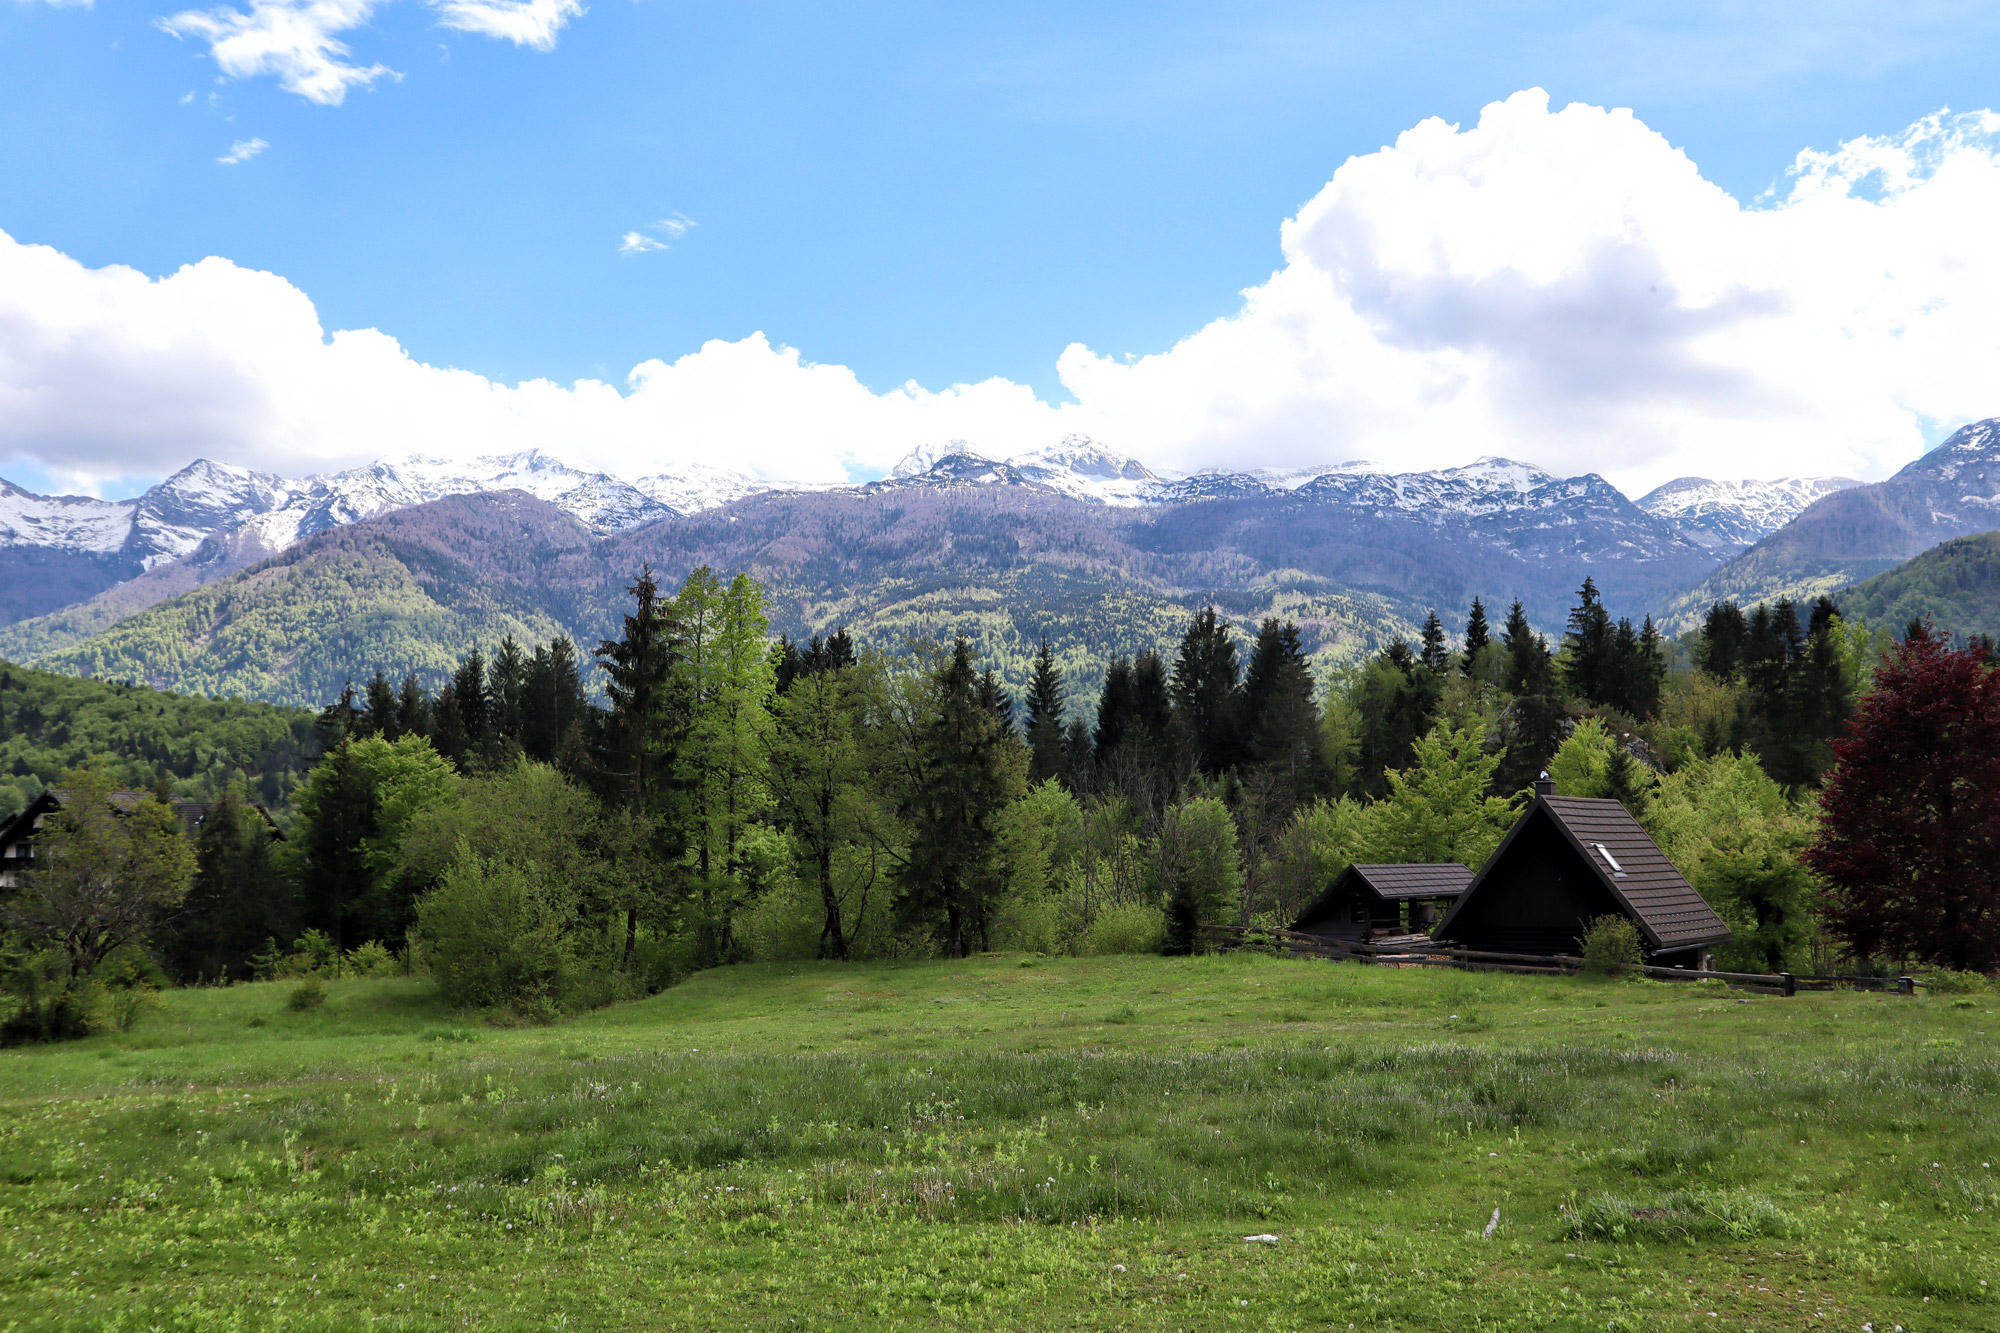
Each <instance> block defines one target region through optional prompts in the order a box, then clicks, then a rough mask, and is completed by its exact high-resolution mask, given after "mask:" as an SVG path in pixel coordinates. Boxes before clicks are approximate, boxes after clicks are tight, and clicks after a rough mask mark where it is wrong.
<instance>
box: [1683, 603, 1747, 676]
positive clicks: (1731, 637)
mask: <svg viewBox="0 0 2000 1333" xmlns="http://www.w3.org/2000/svg"><path fill="white" fill-rule="evenodd" d="M1746 628H1747V627H1746V626H1745V624H1744V620H1743V608H1742V607H1740V606H1738V605H1736V603H1734V602H1716V603H1713V604H1712V605H1711V606H1710V607H1709V608H1708V617H1707V619H1706V620H1704V621H1703V622H1702V634H1701V644H1700V646H1699V648H1697V649H1696V658H1697V661H1698V662H1699V664H1700V666H1701V669H1702V670H1703V671H1706V672H1707V673H1708V674H1709V675H1711V676H1714V677H1715V678H1716V679H1717V680H1728V679H1729V678H1730V677H1731V676H1733V675H1735V674H1736V668H1737V667H1738V666H1739V665H1741V664H1742V661H1743V639H1744V634H1745V632H1746Z"/></svg>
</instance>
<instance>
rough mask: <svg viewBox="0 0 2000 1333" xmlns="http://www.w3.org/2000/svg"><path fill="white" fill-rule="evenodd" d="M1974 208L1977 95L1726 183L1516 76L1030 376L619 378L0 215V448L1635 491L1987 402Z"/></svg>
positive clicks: (1854, 452)
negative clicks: (429, 356)
mask: <svg viewBox="0 0 2000 1333" xmlns="http://www.w3.org/2000/svg"><path fill="white" fill-rule="evenodd" d="M1996 214H2000V117H1996V116H1994V115H1992V114H1990V113H1984V112H1981V113H1976V114H1973V115H1968V116H1949V115H1939V116H1935V117H1932V118H1930V119H1927V120H1925V121H1923V122H1921V123H1919V124H1917V125H1915V126H1912V127H1911V128H1910V129H1908V130H1907V131H1904V132H1902V133H1899V134H1896V135H1892V136H1884V137H1881V138H1866V139H1860V140H1856V141H1854V142H1851V143H1847V144H1843V145H1840V146H1838V147H1837V148H1833V149H1829V150H1825V151H1811V152H1806V153H1802V154H1801V155H1800V156H1799V158H1798V159H1797V161H1796V163H1795V164H1794V165H1793V167H1792V169H1791V171H1790V172H1789V173H1788V174H1787V176H1786V178H1785V180H1784V182H1783V184H1782V187H1781V188H1780V189H1779V190H1777V191H1775V192H1774V193H1773V194H1772V195H1771V196H1770V197H1769V198H1767V199H1764V200H1761V201H1753V202H1752V203H1749V204H1746V203H1745V202H1743V201H1739V200H1736V199H1733V198H1731V197H1730V196H1729V195H1728V194H1727V193H1726V192H1724V191H1723V190H1721V189H1720V188H1718V187H1717V186H1715V185H1714V184H1713V183H1711V182H1709V181H1706V180H1704V179H1703V178H1702V176H1701V174H1700V171H1699V170H1698V169H1697V167H1696V165H1695V164H1694V163H1693V162H1691V161H1689V160H1688V158H1687V157H1686V156H1685V155H1684V154H1682V153H1681V152H1679V151H1678V150H1676V149H1674V148H1673V147H1672V146H1671V145H1670V144H1668V143H1667V142H1666V141H1665V140H1664V139H1663V138H1661V137H1660V136H1659V135H1658V134H1656V133H1654V132H1653V131H1652V130H1650V129H1648V128H1647V127H1646V126H1645V125H1643V124H1642V123H1640V122H1639V121H1638V120H1637V119H1635V118H1634V117H1633V116H1632V115H1631V114H1630V113H1628V112H1622V111H1605V110H1601V109H1597V108H1593V107H1586V106H1570V107H1567V108H1564V109H1562V110H1560V111H1557V110H1552V109H1551V108H1550V107H1549V105H1548V100H1547V98H1546V97H1545V96H1544V95H1543V94H1541V93H1539V92H1527V93H1521V94H1517V95H1516V96H1514V97H1512V98H1509V99H1508V100H1507V101H1505V102H1501V103H1496V104H1494V105H1492V106H1490V107H1488V108H1486V110H1485V112H1484V113H1483V114H1482V115H1481V117H1480V120H1479V122H1478V124H1476V125H1474V126H1472V127H1469V128H1462V127H1458V126H1453V125H1448V124H1445V123H1443V122H1440V121H1426V122H1425V123H1423V124H1421V125H1418V126H1416V127H1415V128H1413V129H1411V130H1410V131H1408V132H1407V133H1405V134H1403V135H1402V136H1401V137H1400V138H1398V140H1397V141H1396V143H1395V144H1393V145H1391V146H1389V147H1386V148H1384V149H1382V150H1380V151H1378V152H1375V153H1371V154H1367V155H1365V156H1360V157H1355V158H1353V159H1350V160H1349V161H1348V162H1347V163H1346V164H1344V165H1343V166H1341V167H1340V169H1339V170H1338V171H1336V172H1335V173H1334V175H1333V178H1332V180H1331V181H1329V183H1328V184H1327V185H1326V187H1325V188H1324V189H1322V190H1321V191H1320V192H1319V194H1318V195H1316V196H1315V197H1314V198H1313V199H1312V200H1311V201H1310V202H1308V203H1307V204H1306V205H1305V207H1303V208H1302V209H1300V210H1299V213H1298V215H1297V216H1296V217H1294V218H1292V219H1290V220H1288V221H1286V222H1285V223H1284V226H1283V229H1282V240H1283V247H1284V249H1283V253H1284V265H1283V267H1282V268H1280V269H1279V270H1278V271H1277V272H1276V273H1274V274H1272V276H1271V278H1270V279H1269V280H1268V281H1266V282H1264V283H1262V284H1260V285H1258V286H1256V287H1254V288H1251V289H1250V290H1249V291H1247V292H1245V293H1244V300H1243V305H1242V307H1241V309H1240V310H1239V311H1238V312H1237V313H1236V314H1234V315H1232V316H1229V317H1227V318H1224V319H1219V320H1217V321H1215V322H1214V323H1212V324H1210V325H1208V326H1207V327H1205V328H1203V329H1200V330H1198V331H1196V332H1194V333H1193V334H1191V335H1190V336H1189V337H1188V338H1186V339H1185V340H1184V341H1182V342H1181V343H1179V344H1178V345H1176V346H1174V347H1172V348H1169V349H1167V350H1165V351H1161V352H1159V353H1156V354H1154V355H1150V356H1144V357H1140V358H1137V359H1133V360H1129V361H1128V360H1124V359H1113V358H1112V357H1109V356H1105V355H1100V354H1098V353H1095V352H1093V351H1091V350H1090V349H1088V348H1086V347H1083V346H1081V345H1076V346H1072V347H1070V348H1069V349H1067V350H1066V351H1065V352H1064V353H1063V355H1062V357H1061V359H1060V361H1059V363H1058V370H1059V373H1060V374H1061V376H1062V380H1063V383H1064V384H1065V386H1066V387H1067V388H1068V389H1069V391H1070V393H1071V395H1072V396H1073V398H1074V400H1075V401H1073V402H1070V403H1067V404H1064V405H1061V406H1054V405H1050V404H1048V403H1045V402H1041V401H1039V400H1037V399H1036V397H1035V396H1034V394H1033V393H1032V392H1031V391H1030V390H1029V389H1027V388H1025V387H1023V386H1021V385H1018V384H1013V383H1010V382H1008V381H1005V380H1000V379H993V380H988V381H985V382H983V383H979V384H969V385H955V386H952V387H950V388H947V389H942V390H935V391H934V390H929V389H926V388H924V387H922V386H920V385H917V384H915V383H910V384H904V385H902V386H899V387H896V388H893V389H890V390H888V391H887V392H880V393H878V392H875V391H873V390H871V389H870V388H869V387H867V386H866V385H863V384H862V383H861V382H860V381H859V380H858V379H857V378H856V377H855V375H854V374H853V372H851V371H850V370H848V369H847V368H845V367H843V366H838V365H825V364H815V363H813V362H810V361H808V360H807V359H805V358H804V357H803V356H801V354H800V353H799V352H798V351H796V350H794V349H791V348H786V347H778V346H773V345H772V344H771V343H770V342H768V341H767V340H766V339H765V338H764V337H763V336H762V335H756V336H753V337H750V338H747V339H744V340H742V341H740V342H733V343H725V342H711V343H708V344H707V345H705V346H703V347H702V348H701V349H700V350H698V351H696V352H693V353H690V354H688V355H686V356H682V357H680V358H679V359H677V360H673V361H664V360H649V361H645V362H643V363H641V364H640V365H638V366H637V367H636V368H635V369H634V370H633V371H632V372H631V374H630V375H629V377H628V378H627V380H626V381H625V382H624V383H622V384H617V385H613V384H608V383H603V382H599V381H592V380H585V381H579V382H577V383H575V384H570V385H558V384H554V383H550V382H547V381H540V380H537V381H529V382H527V383H522V384H516V385H503V384H498V383H494V382H492V381H489V380H487V379H485V378H483V377H481V376H479V375H477V374H474V373H471V372H468V371H463V370H455V369H449V368H442V367H437V366H430V365H425V364H423V363H421V362H418V361H415V360H414V359H412V358H411V357H410V356H409V355H408V354H407V353H406V352H405V351H404V350H403V348H402V347H401V346H400V345H399V344H398V343H397V342H396V341H395V339H394V338H393V337H391V336H389V335H388V334H386V333H382V332H378V331H375V330H359V331H352V330H350V331H343V332H335V333H332V334H331V335H329V334H328V333H327V332H326V331H325V330H324V329H323V328H322V327H321V325H320V323H319V319H318V315H317V313H316V312H315V310H314V308H313V305H312V302H311V301H310V300H309V299H308V298H307V297H306V295H305V294H304V293H302V292H300V291H298V290H297V289H296V288H294V287H292V286H291V285H290V284H289V283H287V282H285V281H284V280H283V279H282V278H279V277H277V276H274V275H272V274H268V273H257V272H252V271H249V270H245V269H242V268H239V267H237V266H236V265H234V264H231V263H230V262H228V261H227V260H223V259H209V260H205V261H203V262H202V263H200V264H195V265H192V266H189V267H187V268H184V269H182V270H180V271H179V272H177V273H174V274H171V275H168V276H166V277H163V278H159V279H152V278H148V277H146V276H145V275H143V274H140V273H137V272H135V271H133V270H131V269H125V268H118V267H111V268H103V269H89V268H85V267H84V266H82V265H81V264H78V263H77V262H76V261H74V260H72V259H69V258H68V257H66V256H64V255H62V254H60V253H58V252H56V251H54V250H50V249H47V248H45V247H38V246H31V245H23V244H20V243H17V242H15V241H13V240H11V239H9V238H5V237H4V236H0V458H4V457H6V456H9V455H13V456H17V457H31V458H33V459H35V460H36V461H38V462H40V463H41V464H42V465H43V466H44V467H46V468H49V469H50V470H53V471H59V472H62V473H64V474H65V475H67V476H69V477H71V478H72V479H74V480H75V481H77V482H78V483H79V484H86V485H87V484H89V483H90V482H92V481H93V480H98V479H106V478H113V477H119V476H130V475H135V474H141V475H143V474H152V475H158V474H162V473H164V472H166V471H169V470H171V469H172V468H174V467H177V466H179V465H180V464H181V463H184V462H185V461H187V459H189V458H191V457H193V456H195V455H197V454H207V455H209V456H213V457H218V458H222V459H224V460H226V461H241V462H254V463H256V464H258V465H259V466H265V467H282V468H285V469H288V470H291V471H295V472H302V471H310V470H318V469H321V468H325V467H331V466H339V465H347V464H352V463H356V462H361V461H365V460H367V459H370V458H374V457H378V456H381V455H383V454H386V453H393V452H396V451H399V450H404V449H422V450H424V451H426V452H449V453H457V454H471V453H487V452H493V451H496V450H501V449H513V448H526V447H529V446H531V445H554V446H557V447H559V448H562V449H564V450H566V451H568V452H571V453H574V454H577V455H579V456H581V457H584V458H587V459H590V460H592V461H594V462H595V463H596V464H597V465H599V466H601V467H604V468H607V469H609V470H611V471H614V472H617V473H620V474H622V475H626V476H635V475H640V474H643V473H646V472H651V471H656V470H658V469H659V468H661V467H663V466H666V465H668V464H671V463H674V462H679V461H705V462H712V463H721V464H725V465H728V466H732V467H744V468H748V469H750V470H753V471H757V472H759V473H761V474H762V475H764V476H767V477H774V478H775V477H791V478H797V479H800V480H839V479H842V478H843V477H845V476H847V475H850V474H851V473H853V472H858V471H870V472H872V471H878V470H881V469H885V468H887V467H888V466H889V465H891V464H892V463H894V462H895V460H896V459H897V458H899V457H900V456H901V455H902V454H903V453H905V452H907V451H908V450H909V449H911V448H913V447H914V446H916V445H919V444H926V443H936V442H939V441H944V440H951V439H963V440H966V441H969V442H971V443H972V444H973V445H975V446H976V447H978V448H979V449H981V450H982V451H983V452H986V453H989V454H995V455H1004V454H1007V453H1011V452H1015V451H1018V450H1023V449H1028V448H1033V447H1036V446H1039V445H1044V444H1049V443H1052V442H1054V441H1055V440H1057V439H1059V438H1060V437H1061V436H1062V435H1064V434H1067V433H1070V432H1072V431H1082V432H1086V433H1089V434H1091V435H1094V436H1095V437H1097V438H1098V439H1100V440H1102V441H1103V442H1104V443H1106V444H1108V445H1111V446H1113V447H1115V448H1121V449H1124V450H1126V451H1128V452H1130V453H1133V454H1136V455H1138V456H1139V457H1141V458H1143V459H1146V460H1147V461H1149V462H1151V463H1153V464H1155V465H1156V466H1169V467H1179V468H1189V469H1191V468H1196V467H1202V466H1217V465H1220V466H1229V467H1240V466H1249V465H1256V464H1265V465H1300V464H1310V463H1319V462H1334V461H1339V460H1343V459H1349V458H1357V457H1365V458H1371V459H1373V460H1374V461H1376V462H1377V463H1379V464H1383V465H1388V466H1395V467H1431V466H1440V465H1451V464H1456V463H1462V462H1466V461H1468V460H1470V459H1472V458H1474V457H1476V456H1478V455H1481V454H1488V453H1498V454H1506V455H1510V456H1513V457H1518V458H1523V459H1526V460H1529V461H1532V462H1537V463H1540V464H1542V465H1543V466H1546V467H1549V468H1551V469H1554V470H1556V471H1559V472H1564V473H1577V472H1584V471H1598V472H1602V473H1604V474H1606V475H1607V476H1609V477H1610V478H1611V479H1612V480H1613V481H1614V482H1617V483H1618V484H1620V485H1621V486H1624V487H1625V488H1626V489H1627V490H1628V491H1631V492H1634V493H1636V492H1637V491H1639V490H1641V489H1643V488H1646V487H1650V486H1652V485H1654V484H1657V483H1658V482H1660V481H1663V480H1666V479H1667V478H1670V477H1673V476H1677V475H1683V474H1702V475H1709V476H1723V477H1732V478H1733V477H1743V476H1781V475H1794V474H1801V473H1804V474H1810V475H1825V474H1830V473H1841V472H1844V473H1848V474H1850V475H1859V476H1868V477H1875V476H1881V475H1884V474H1886V473H1887V472H1888V471H1890V470H1892V469H1893V468H1894V467H1896V466H1898V465H1900V464H1901V463H1903V462H1905V461H1907V460H1908V459H1910V458H1912V457H1914V456H1916V454H1917V453H1918V452H1919V451H1920V450H1921V448H1922V444H1923V440H1924V437H1925V435H1926V433H1927V432H1930V433H1933V434H1934V433H1935V432H1937V431H1938V430H1940V429H1942V428H1944V427H1948V426H1950V425H1953V424H1956V423H1957V422H1960V421H1963V420H1967V419H1970V418H1973V417H1980V416H1988V415H1993V414H1995V413H2000V323H1996V322H1995V321H1994V320H1993V319H1992V317H1991V314H1990V312H1991V311H1992V310H1993V309H1995V308H2000V251H1996V248H1995V247H1993V246H1991V245H1990V243H1989V241H1988V235H1987V233H1988V231H1989V230H1990V222H1989V221H1988V220H1989V219H1990V218H1992V217H1993V216H1995V215H1996ZM682 221H683V222H684V221H685V220H684V219H683V220H682ZM673 234H674V233H673V230H672V229H671V228H650V229H645V230H641V231H637V232H634V233H632V234H631V236H629V237H628V238H627V240H628V242H631V241H632V240H633V238H637V239H638V240H639V241H643V242H646V243H647V244H648V245H649V246H650V245H658V244H664V243H665V240H666V239H669V238H671V236H672V235H673Z"/></svg>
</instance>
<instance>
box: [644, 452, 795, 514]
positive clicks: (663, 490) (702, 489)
mask: <svg viewBox="0 0 2000 1333" xmlns="http://www.w3.org/2000/svg"><path fill="white" fill-rule="evenodd" d="M632 484H633V485H634V486H636V487H638V488H639V489H640V490H641V491H643V492H645V493H646V494H647V495H649V496H651V497H652V498H653V499H655V500H657V501H659V502H660V503H661V504H663V505H665V506H666V507H667V508H669V509H671V510H673V511H674V512H675V513H676V514H699V513H701V512H702V511H703V510H704V509H716V508H720V507H721V506H723V505H726V504H729V503H730V502H732V501H735V500H741V499H742V498H743V497H744V496H746V495H756V494H757V493H758V492H760V491H768V490H772V489H774V487H773V484H772V483H771V482H768V481H759V480H758V479H757V478H755V477H753V476H751V475H750V474H749V473H747V472H736V471H733V470H731V469H729V468H726V467H715V466H713V465H711V464H708V463H680V464H677V465H675V466H674V467H670V468H668V469H667V470H666V471H664V472H656V473H654V474H653V475H652V476H650V477H641V478H639V480H637V481H635V482H633V483H632Z"/></svg>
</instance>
